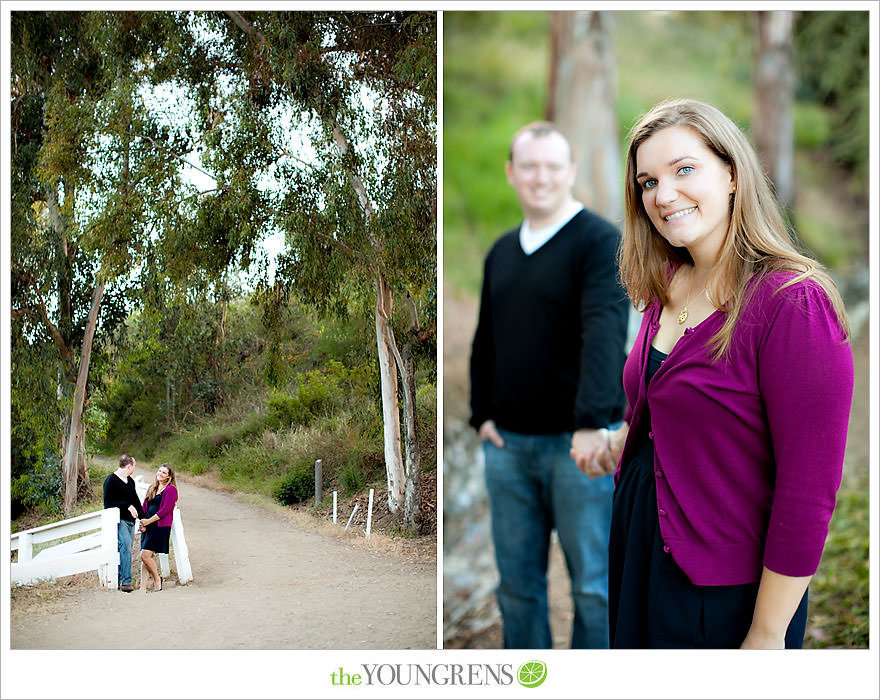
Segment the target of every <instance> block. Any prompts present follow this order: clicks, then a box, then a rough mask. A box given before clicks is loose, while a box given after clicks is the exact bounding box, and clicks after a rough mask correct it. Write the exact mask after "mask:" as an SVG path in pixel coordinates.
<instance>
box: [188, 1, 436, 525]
mask: <svg viewBox="0 0 880 700" xmlns="http://www.w3.org/2000/svg"><path fill="white" fill-rule="evenodd" d="M200 19H201V20H202V21H203V22H204V26H205V33H206V35H207V36H214V37H216V38H217V40H215V41H214V42H213V43H212V46H213V49H212V54H211V56H209V60H208V62H209V63H211V64H212V65H214V66H215V70H216V74H217V75H224V76H226V78H227V80H226V81H225V82H224V80H221V79H219V78H218V79H217V80H216V81H215V84H217V85H222V84H226V85H229V86H231V90H232V92H233V93H235V95H236V96H237V99H234V100H231V101H229V100H227V101H225V102H224V104H225V105H227V106H226V108H225V109H226V110H228V111H226V112H224V113H223V114H222V115H221V117H220V118H219V120H218V124H217V126H216V127H215V128H214V129H213V130H212V136H211V137H210V139H209V141H208V142H207V146H208V150H207V152H206V154H205V157H204V160H205V161H206V162H207V163H210V167H211V170H212V172H213V173H214V174H215V177H217V178H218V182H224V183H228V186H229V187H230V188H235V187H238V189H237V194H236V195H235V196H234V197H231V199H232V200H234V201H235V202H236V204H235V205H234V206H233V205H231V204H230V208H231V211H233V212H234V214H233V215H232V217H231V218H230V219H229V221H228V224H229V226H230V227H233V228H234V232H229V233H227V238H226V239H225V240H224V243H225V249H226V250H229V251H231V250H239V251H242V250H243V251H245V253H247V254H250V253H251V252H252V251H253V246H254V241H255V236H256V234H257V227H256V226H250V225H249V224H247V223H246V222H247V221H250V220H251V217H252V214H253V212H254V211H255V210H257V211H261V208H260V207H261V206H262V205H263V204H264V203H265V199H263V200H262V201H261V202H258V201H257V197H258V195H257V192H258V191H261V192H264V194H263V195H262V196H263V197H264V198H265V197H266V196H271V197H273V202H272V206H273V214H274V216H273V220H272V222H270V225H274V226H275V227H276V228H277V229H279V230H281V231H283V232H284V233H285V236H286V243H287V245H286V250H285V254H284V255H283V256H282V258H281V260H280V261H279V266H278V272H277V279H276V280H275V285H276V287H277V288H278V289H284V290H290V289H296V291H297V292H298V294H299V295H300V296H301V297H302V298H304V299H305V300H306V301H308V302H310V303H312V304H313V305H315V306H316V307H317V308H319V309H321V310H322V311H335V312H337V313H341V314H344V313H347V312H349V311H350V310H352V309H361V310H362V311H365V310H366V309H367V308H369V307H372V315H373V317H374V320H375V332H376V339H375V341H376V346H377V349H378V357H379V366H380V376H381V389H382V406H383V422H384V444H385V462H386V472H387V481H388V504H389V509H390V510H391V511H392V512H397V511H398V510H399V508H400V506H401V505H404V520H405V523H406V525H407V526H408V527H410V528H412V527H413V526H414V524H415V519H416V516H417V511H418V502H419V489H418V486H419V481H418V479H419V471H420V449H419V439H418V435H417V430H416V420H415V378H414V375H415V367H414V361H413V352H412V349H413V347H414V346H416V345H418V344H419V343H420V342H423V341H424V340H425V339H426V338H427V337H430V335H431V334H432V333H433V328H432V327H431V326H430V324H428V326H427V327H426V326H423V324H422V320H421V319H422V316H423V315H424V312H425V311H427V315H428V316H429V317H431V318H433V317H435V315H436V312H435V310H434V297H433V296H432V294H435V285H436V224H435V214H436V204H435V202H436V14H435V13H427V12H424V13H423V12H414V13H410V12H329V13H326V12H325V13H318V12H248V13H238V12H226V13H206V14H204V15H200ZM230 66H235V68H232V69H231V68H230ZM209 101H210V100H209ZM295 134H300V135H302V137H303V138H302V140H300V141H297V140H296V139H295V138H293V137H294V135H295ZM267 175H270V176H271V178H272V179H273V180H274V183H275V184H274V185H273V187H271V188H265V189H263V190H260V189H259V188H253V187H252V184H253V183H254V182H256V181H259V179H260V177H266V176H267ZM242 183H246V186H242ZM246 192H249V193H250V194H246ZM266 193H268V194H266ZM242 214H243V215H244V220H245V224H244V225H239V226H235V224H236V222H238V221H239V220H240V219H239V218H238V217H240V216H242ZM223 228H224V229H226V227H223ZM229 236H234V237H235V238H234V240H230V239H229ZM395 297H399V298H404V299H406V307H405V310H404V314H403V316H404V317H408V319H409V320H408V321H407V322H406V323H405V330H404V331H403V333H404V340H403V342H401V341H400V340H398V338H397V336H396V335H395V330H394V325H395V316H394V309H395V303H394V302H395ZM419 312H422V315H420V313H419ZM397 323H398V325H400V321H399V320H398V321H397ZM398 387H400V391H401V393H402V395H403V417H404V425H405V437H404V440H403V448H402V447H401V419H400V406H399V399H398V395H399V394H398ZM404 452H405V457H406V461H405V462H404V458H403V454H404Z"/></svg>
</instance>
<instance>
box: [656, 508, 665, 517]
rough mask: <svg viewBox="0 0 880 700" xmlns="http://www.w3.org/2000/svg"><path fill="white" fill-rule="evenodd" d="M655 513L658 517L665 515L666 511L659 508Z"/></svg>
mask: <svg viewBox="0 0 880 700" xmlns="http://www.w3.org/2000/svg"><path fill="white" fill-rule="evenodd" d="M657 512H658V513H660V515H666V511H665V510H663V509H662V508H660V509H659V510H658V511H657Z"/></svg>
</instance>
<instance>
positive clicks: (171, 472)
mask: <svg viewBox="0 0 880 700" xmlns="http://www.w3.org/2000/svg"><path fill="white" fill-rule="evenodd" d="M162 467H165V468H166V469H167V470H168V483H167V484H165V486H168V484H174V488H177V481H176V480H175V479H174V468H173V467H172V466H171V465H170V464H168V462H164V463H163V464H160V465H159V469H161V468H162ZM159 469H157V470H156V471H159ZM158 490H159V478H158V477H157V478H155V479H153V483H152V484H150V487H149V488H148V489H147V498H146V500H148V501H149V500H150V499H151V498H154V497H155V496H156V492H157V491H158Z"/></svg>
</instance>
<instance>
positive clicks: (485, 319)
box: [470, 257, 503, 444]
mask: <svg viewBox="0 0 880 700" xmlns="http://www.w3.org/2000/svg"><path fill="white" fill-rule="evenodd" d="M489 285H490V280H489V260H488V257H487V259H486V262H485V264H484V266H483V286H482V291H481V293H480V312H479V317H478V319H477V328H476V331H475V332H474V339H473V343H472V344H471V359H470V385H471V397H470V398H471V418H470V424H471V426H473V427H474V429H476V430H477V431H478V432H479V433H480V437H481V438H482V439H484V440H487V439H491V440H492V442H495V444H498V443H497V442H496V441H495V440H494V439H492V436H493V433H494V435H497V434H498V431H497V429H496V428H495V423H494V421H492V416H491V410H492V409H491V407H492V382H493V379H494V375H495V338H494V336H493V334H492V303H491V297H490V292H489ZM487 423H490V424H491V425H488V426H487ZM498 440H501V436H500V435H499V436H498ZM502 444H503V441H502Z"/></svg>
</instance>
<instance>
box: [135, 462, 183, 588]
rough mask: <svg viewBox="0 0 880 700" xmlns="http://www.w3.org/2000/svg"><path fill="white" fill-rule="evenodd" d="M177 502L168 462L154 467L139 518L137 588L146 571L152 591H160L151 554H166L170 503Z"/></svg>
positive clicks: (144, 584)
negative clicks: (152, 478)
mask: <svg viewBox="0 0 880 700" xmlns="http://www.w3.org/2000/svg"><path fill="white" fill-rule="evenodd" d="M176 503H177V486H176V482H175V479H174V469H172V467H171V465H170V464H167V463H166V464H163V465H162V466H161V467H159V468H158V469H157V470H156V479H155V481H153V483H152V484H151V485H150V487H149V488H148V489H147V496H146V498H145V499H144V503H143V507H144V512H145V513H146V516H147V517H146V518H144V519H143V520H141V528H140V531H141V585H140V590H141V591H146V590H147V577H146V573H145V570H146V572H149V574H150V576H152V577H153V588H152V590H153V591H161V590H162V584H163V581H162V577H161V576H160V575H159V568H158V566H157V565H156V560H155V559H154V558H153V555H154V554H168V544H169V542H170V540H171V523H172V518H173V516H174V506H175V504H176Z"/></svg>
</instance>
